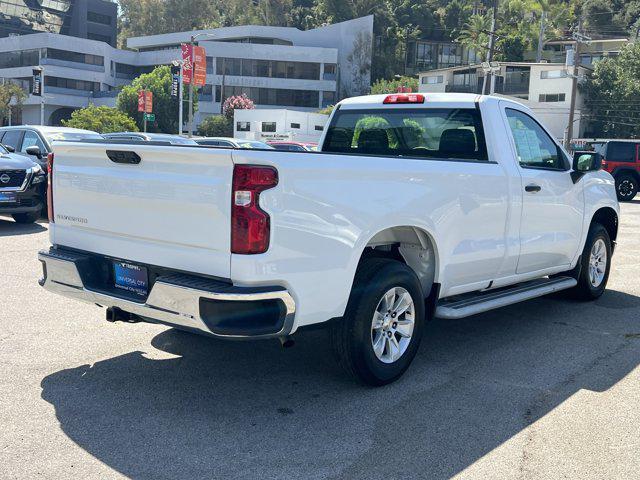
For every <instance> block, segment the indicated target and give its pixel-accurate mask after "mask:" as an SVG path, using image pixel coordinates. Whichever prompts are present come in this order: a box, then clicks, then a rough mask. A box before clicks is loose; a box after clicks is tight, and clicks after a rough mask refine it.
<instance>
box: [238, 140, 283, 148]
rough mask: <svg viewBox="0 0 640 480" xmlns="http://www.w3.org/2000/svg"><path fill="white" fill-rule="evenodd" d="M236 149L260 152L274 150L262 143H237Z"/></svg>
mask: <svg viewBox="0 0 640 480" xmlns="http://www.w3.org/2000/svg"><path fill="white" fill-rule="evenodd" d="M238 148H257V149H262V150H275V149H274V148H273V147H272V146H271V145H267V144H266V143H262V142H251V141H248V142H238Z"/></svg>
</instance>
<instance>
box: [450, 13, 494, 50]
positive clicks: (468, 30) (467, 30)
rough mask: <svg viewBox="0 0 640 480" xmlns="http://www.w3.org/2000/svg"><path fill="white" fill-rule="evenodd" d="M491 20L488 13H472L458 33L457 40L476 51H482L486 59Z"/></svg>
mask: <svg viewBox="0 0 640 480" xmlns="http://www.w3.org/2000/svg"><path fill="white" fill-rule="evenodd" d="M490 25H491V20H490V19H489V16H488V15H471V17H469V21H468V22H467V23H465V24H464V26H463V27H462V30H461V31H460V33H459V34H458V37H457V41H458V42H459V43H460V44H462V45H464V46H465V47H467V48H469V49H470V50H474V51H475V52H479V53H480V58H481V59H482V60H483V61H484V60H485V59H486V58H487V43H488V42H489V35H488V33H487V32H488V31H489V28H491V27H490Z"/></svg>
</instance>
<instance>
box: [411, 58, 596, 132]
mask: <svg viewBox="0 0 640 480" xmlns="http://www.w3.org/2000/svg"><path fill="white" fill-rule="evenodd" d="M499 66H500V69H499V71H498V72H497V75H496V78H495V83H494V87H493V92H494V94H497V95H506V96H509V97H515V98H516V99H517V100H519V101H521V102H522V103H524V104H526V105H528V106H529V107H530V108H531V109H532V110H533V111H534V112H535V113H536V114H537V115H538V117H539V118H540V119H541V120H542V121H543V122H544V124H545V125H546V126H547V127H548V128H549V129H550V130H551V131H552V133H553V134H554V136H556V138H558V139H563V138H564V134H565V129H566V128H567V125H568V121H569V107H570V104H571V87H572V77H571V74H572V73H573V68H571V69H570V71H568V70H567V68H566V66H565V64H564V63H526V62H499ZM590 71H591V69H589V68H587V67H580V69H579V75H578V78H579V80H580V79H581V78H584V77H585V76H586V75H588V74H589V72H590ZM484 76H485V73H484V70H483V69H482V66H480V65H475V66H471V67H455V68H444V69H438V70H432V71H429V72H424V73H421V74H420V75H419V91H420V92H464V93H478V94H479V93H481V92H482V86H483V83H484ZM583 104H584V98H583V95H582V93H581V92H580V90H578V92H577V96H576V116H575V119H576V121H575V123H574V132H575V135H580V134H582V132H583V131H584V129H585V127H586V123H587V122H586V118H582V117H581V109H582V106H583Z"/></svg>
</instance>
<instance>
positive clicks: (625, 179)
mask: <svg viewBox="0 0 640 480" xmlns="http://www.w3.org/2000/svg"><path fill="white" fill-rule="evenodd" d="M637 193H638V181H637V180H636V179H635V178H634V177H633V176H631V175H620V177H618V178H616V194H617V195H618V200H619V201H621V202H630V201H631V200H633V198H634V197H635V196H636V194H637Z"/></svg>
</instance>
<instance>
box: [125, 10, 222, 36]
mask: <svg viewBox="0 0 640 480" xmlns="http://www.w3.org/2000/svg"><path fill="white" fill-rule="evenodd" d="M220 3H221V2H219V1H211V0H119V1H118V5H119V6H120V16H119V18H118V22H119V25H120V39H119V43H120V45H121V46H123V47H124V46H125V40H126V39H127V38H129V37H136V36H142V35H155V34H159V33H170V32H183V31H189V30H198V29H202V28H216V27H219V26H221V25H222V18H221V16H220V12H221V11H222V9H221V8H220Z"/></svg>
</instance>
